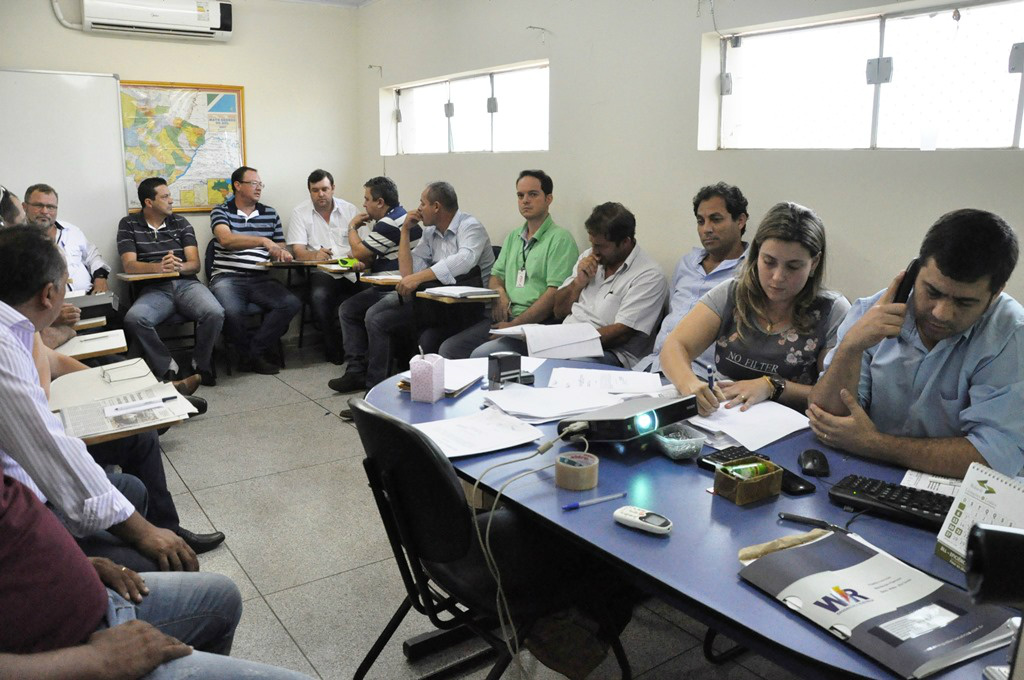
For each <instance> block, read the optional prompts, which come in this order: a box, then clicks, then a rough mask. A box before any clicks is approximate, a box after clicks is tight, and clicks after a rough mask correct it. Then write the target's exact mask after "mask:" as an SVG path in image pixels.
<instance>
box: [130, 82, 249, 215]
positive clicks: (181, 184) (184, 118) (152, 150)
mask: <svg viewBox="0 0 1024 680" xmlns="http://www.w3.org/2000/svg"><path fill="white" fill-rule="evenodd" d="M121 129H122V133H123V137H124V163H125V168H124V182H125V193H126V195H127V197H128V205H129V207H130V208H131V209H138V208H141V207H142V206H141V205H140V204H139V197H138V191H137V187H138V185H139V182H141V181H142V180H144V179H146V178H147V177H163V178H164V179H165V180H167V187H168V188H169V189H170V190H171V195H172V196H173V197H174V210H175V212H208V211H209V210H210V209H211V208H213V207H215V206H217V205H219V204H221V203H223V202H224V200H225V199H226V198H227V196H228V195H229V194H230V193H231V173H232V171H234V169H235V168H237V167H238V166H240V165H245V107H244V91H243V88H242V87H234V86H229V85H200V84H195V83H154V82H141V81H129V80H123V81H121Z"/></svg>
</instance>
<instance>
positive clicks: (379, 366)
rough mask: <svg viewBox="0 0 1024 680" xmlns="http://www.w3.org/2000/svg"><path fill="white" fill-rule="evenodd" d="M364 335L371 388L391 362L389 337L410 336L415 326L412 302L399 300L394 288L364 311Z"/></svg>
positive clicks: (384, 373) (385, 373)
mask: <svg viewBox="0 0 1024 680" xmlns="http://www.w3.org/2000/svg"><path fill="white" fill-rule="evenodd" d="M365 322H366V336H367V339H368V341H369V349H368V351H367V354H366V386H367V387H372V386H374V385H376V384H377V383H379V382H380V381H381V380H383V379H384V378H386V377H388V370H390V368H391V367H390V364H391V345H392V336H393V335H396V336H400V335H409V336H411V335H412V333H413V330H414V329H415V328H416V319H415V317H414V316H413V311H412V302H411V301H409V300H404V301H403V300H401V299H399V297H398V293H397V292H395V291H391V292H389V293H388V294H387V295H385V296H384V297H383V298H382V299H381V300H380V302H378V303H377V304H375V305H374V306H373V307H370V309H369V310H368V311H367V312H366V318H365Z"/></svg>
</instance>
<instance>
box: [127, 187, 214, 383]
mask: <svg viewBox="0 0 1024 680" xmlns="http://www.w3.org/2000/svg"><path fill="white" fill-rule="evenodd" d="M139 203H141V204H142V211H141V212H138V213H135V214H132V215H128V216H127V217H125V218H122V220H121V222H120V224H118V225H117V253H118V254H119V255H120V256H121V265H122V266H123V267H124V271H125V273H127V274H160V273H165V272H167V273H177V274H178V276H177V277H176V278H166V279H153V280H151V281H140V282H139V284H138V285H141V286H143V288H142V292H141V293H140V294H139V297H138V299H136V300H135V303H134V304H133V305H132V307H131V309H129V310H128V313H127V314H126V315H125V317H124V327H125V329H126V330H127V331H128V333H129V334H130V335H131V336H132V337H133V338H135V340H136V341H137V342H138V343H139V345H141V346H142V354H143V356H145V357H146V363H148V364H149V367H150V368H151V369H152V370H153V373H155V374H156V375H159V376H162V377H163V378H165V379H167V380H173V379H174V378H177V377H185V376H186V375H192V374H193V373H194V372H196V371H198V372H199V375H200V377H201V378H202V383H203V384H204V385H207V386H212V385H215V384H216V379H215V377H214V372H213V363H212V357H213V345H214V343H215V342H217V337H218V336H220V330H221V326H223V325H224V308H223V307H221V306H220V303H219V302H217V299H216V298H215V297H213V294H212V293H210V291H209V290H208V289H207V288H206V286H204V285H203V284H202V283H200V282H199V279H197V278H196V274H198V273H199V268H200V266H201V262H202V261H201V259H200V257H199V244H198V243H197V242H196V233H195V231H194V230H193V229H192V225H191V224H189V223H188V220H186V219H185V218H184V217H182V216H181V215H175V214H174V213H173V211H172V208H173V207H174V198H173V197H172V196H171V191H170V189H168V188H167V181H166V180H165V179H163V178H162V177H150V178H149V179H144V180H142V182H140V183H139ZM174 312H178V313H179V314H180V315H181V316H183V317H185V318H187V319H191V320H192V321H195V322H196V324H197V325H196V347H195V351H194V353H193V358H192V366H187V367H185V369H184V370H183V371H182V370H179V367H178V364H177V362H176V361H175V360H174V358H173V357H172V356H171V353H170V352H169V351H168V350H167V345H165V344H164V342H163V340H161V339H160V335H159V334H158V333H157V331H156V327H157V326H158V325H159V324H161V323H163V322H164V321H166V320H167V319H168V318H169V317H170V316H171V315H172V314H174Z"/></svg>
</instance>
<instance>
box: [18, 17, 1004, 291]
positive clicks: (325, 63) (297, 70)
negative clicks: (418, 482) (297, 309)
mask: <svg viewBox="0 0 1024 680" xmlns="http://www.w3.org/2000/svg"><path fill="white" fill-rule="evenodd" d="M876 1H877V0H876ZM62 4H63V6H64V9H65V14H66V15H67V16H68V18H69V19H72V20H74V19H75V18H77V12H78V9H77V7H78V4H79V3H78V2H75V1H72V0H62ZM871 4H875V3H871V2H868V1H866V0H773V1H772V2H765V1H764V0H718V2H716V9H717V20H718V25H719V27H720V28H722V29H736V28H743V27H749V26H754V25H765V24H770V23H775V22H781V21H786V20H790V21H792V20H795V19H798V18H800V17H806V16H811V15H817V16H820V15H822V14H825V13H828V12H836V13H839V12H847V13H849V12H850V11H851V10H852V9H853V10H854V11H857V10H855V8H858V7H859V8H861V9H865V8H867V7H868V5H871ZM234 5H235V12H234V14H235V36H234V37H233V38H232V40H231V41H230V42H228V43H227V44H217V45H211V44H195V43H183V42H168V41H163V40H149V39H137V38H118V37H102V36H97V35H94V34H84V33H80V32H75V31H70V30H67V29H65V28H63V27H61V26H60V25H59V24H58V23H57V21H56V19H54V17H53V15H52V12H51V10H50V7H49V3H48V2H46V0H4V2H3V23H4V31H3V36H2V39H0V67H3V68H27V69H56V70H72V71H93V72H116V73H119V74H120V75H121V77H122V78H124V79H129V80H162V81H185V82H206V83H225V84H236V85H243V86H245V103H246V133H247V141H246V146H247V152H248V153H247V159H248V162H249V163H250V164H251V165H254V166H256V167H258V168H259V169H260V172H261V175H262V176H263V178H264V181H266V182H267V183H268V187H267V189H266V190H265V192H264V196H265V199H266V201H267V202H268V203H269V204H271V205H273V206H275V207H276V208H278V209H279V210H280V211H282V213H284V214H285V215H286V216H287V214H288V212H289V211H290V210H291V208H292V206H294V205H295V204H296V203H297V202H298V201H299V200H301V199H302V198H303V197H304V196H305V194H304V180H305V177H306V175H307V174H308V172H309V171H310V170H311V169H313V168H314V167H317V166H322V167H325V168H327V169H329V170H331V171H332V172H333V173H334V174H335V179H336V181H337V184H338V194H339V195H340V196H343V197H346V198H348V199H349V200H351V201H353V202H354V203H356V204H359V203H360V200H359V197H360V196H361V193H362V189H361V185H362V182H363V181H364V180H365V179H366V178H368V177H370V176H373V175H377V174H381V173H382V172H385V171H386V173H387V174H389V175H391V176H392V177H394V178H395V180H396V181H397V182H398V185H399V188H400V189H401V191H402V196H403V201H404V202H405V203H406V205H407V206H409V207H412V206H414V205H415V204H416V202H417V198H418V196H419V192H420V190H421V189H422V187H423V185H424V184H425V183H426V182H428V181H430V180H433V179H446V180H448V181H450V182H452V183H453V184H454V185H455V187H456V189H457V190H458V192H459V196H460V202H461V204H462V206H463V207H464V208H465V209H466V210H467V211H469V212H471V213H473V214H475V215H476V216H477V217H479V218H480V219H481V220H482V221H483V223H484V224H485V225H486V226H487V227H488V230H489V231H490V233H491V237H492V240H493V241H494V242H495V243H499V242H500V241H501V240H502V238H503V237H504V235H505V234H506V233H507V232H508V230H510V229H511V228H513V227H515V226H517V225H518V224H519V222H520V218H519V215H518V213H517V212H516V207H515V202H514V195H513V190H514V186H513V182H514V179H515V176H516V174H517V173H518V171H519V170H521V169H523V168H525V167H540V168H544V169H545V170H547V171H548V172H549V173H551V175H552V176H553V177H554V179H555V194H556V200H555V203H554V206H553V212H554V214H555V217H556V219H557V220H558V221H559V222H560V223H561V224H563V225H564V226H566V227H568V228H570V229H571V230H572V231H573V232H574V233H575V235H576V237H577V240H578V241H579V242H580V243H581V245H585V243H586V237H585V234H584V232H583V227H582V225H583V220H584V219H585V218H586V216H587V215H588V214H589V212H590V209H591V208H592V207H593V206H594V205H595V204H597V203H599V202H602V201H606V200H617V201H621V202H623V203H624V204H625V205H627V206H628V207H629V208H631V209H632V210H633V211H634V212H635V213H636V215H637V217H638V220H639V225H640V226H639V238H640V242H641V244H642V245H643V246H644V247H645V248H647V249H648V250H650V251H651V252H652V253H653V254H654V255H655V257H657V258H658V260H659V261H660V262H661V264H662V265H663V267H664V268H665V271H666V273H670V272H671V269H672V267H673V266H674V264H675V262H676V260H677V259H678V258H679V256H680V255H681V254H682V253H683V252H685V251H687V250H689V249H690V248H691V247H693V246H694V245H696V244H697V238H696V235H695V229H694V223H693V215H692V210H691V206H690V198H691V197H692V195H693V194H694V192H695V191H696V189H697V188H699V187H700V186H701V185H703V184H707V183H709V182H713V181H717V180H719V179H724V180H726V181H729V182H732V183H735V184H737V185H738V186H740V187H741V188H742V189H743V190H744V192H745V193H746V194H747V196H748V197H749V199H750V202H751V214H752V217H753V221H754V222H755V223H756V222H757V220H758V219H759V218H760V216H761V215H763V214H764V212H765V211H766V210H767V209H768V207H770V205H771V204H773V203H775V202H776V201H780V200H795V201H799V202H801V203H805V204H807V205H809V206H811V207H813V208H814V209H816V210H817V211H818V212H819V214H820V215H821V216H822V218H823V219H824V220H825V223H826V225H827V226H828V228H829V238H830V259H829V263H828V266H829V269H830V276H829V278H830V281H831V284H832V285H833V286H834V287H836V288H839V289H840V290H842V291H844V292H846V293H847V294H848V295H850V296H851V297H853V296H859V295H863V294H866V293H868V292H871V291H874V290H876V289H878V288H879V287H881V286H882V285H884V284H885V283H887V282H888V281H889V280H890V278H891V277H892V275H893V274H894V273H895V272H896V271H898V270H899V269H900V268H901V267H902V266H903V265H904V264H905V263H906V261H907V260H909V259H910V257H911V256H912V255H913V254H914V253H915V252H916V250H917V247H918V245H919V242H920V239H921V236H922V235H923V233H924V231H925V230H926V228H927V227H928V225H930V224H931V223H932V222H933V221H934V220H935V218H936V217H938V216H939V215H940V214H942V213H943V212H945V211H947V210H950V209H953V208H957V207H963V206H974V207H980V208H986V209H989V210H993V211H995V212H997V213H999V214H1001V215H1002V216H1004V217H1005V218H1006V219H1007V220H1009V221H1010V223H1011V224H1013V225H1014V226H1015V227H1017V228H1018V229H1024V197H1022V191H1021V179H1022V176H1024V173H1022V164H1024V163H1022V162H1024V153H1022V152H1020V151H1009V150H987V151H937V152H919V151H893V150H884V151H697V112H698V105H697V99H696V92H697V88H698V80H699V71H700V50H701V38H702V36H703V35H705V34H707V33H710V32H711V31H712V30H713V27H712V20H711V14H710V10H709V4H708V2H707V0H703V2H701V3H700V16H697V14H698V9H697V6H698V4H697V2H696V1H695V0H643V1H640V0H488V1H487V2H481V1H480V0H376V2H373V3H371V4H369V5H367V6H365V7H363V8H361V9H359V10H349V9H342V8H337V7H330V6H323V5H317V4H297V3H286V2H278V1H275V0H234ZM915 5H920V2H918V1H916V0H915V2H900V3H899V7H900V8H909V7H913V6H915ZM529 25H534V26H541V27H544V28H546V29H547V31H549V32H545V33H542V32H540V31H534V30H528V29H527V28H526V27H527V26H529ZM539 58H548V59H550V62H551V150H550V151H549V152H543V153H507V154H462V155H450V156H449V155H434V156H415V157H410V156H401V157H388V158H386V159H382V158H381V157H380V155H379V145H378V140H379V133H380V130H379V122H378V91H379V89H380V88H381V87H383V86H387V85H393V84H396V83H402V82H408V81H413V80H417V79H421V78H429V77H432V76H439V75H445V74H449V73H456V72H460V71H468V70H473V69H479V68H485V67H488V66H493V65H497V64H507V63H514V62H520V61H525V60H529V59H539ZM370 64H375V65H380V66H382V67H383V74H382V75H381V74H379V73H378V71H377V70H376V69H370V68H368V66H369V65H370ZM811 96H814V94H813V92H810V93H808V92H803V93H801V92H794V93H793V105H794V106H798V105H799V102H800V98H801V97H811ZM55 105H59V102H55ZM5 133H8V132H7V131H5ZM25 134H35V135H38V136H39V138H40V146H39V148H40V152H41V153H43V152H45V149H46V146H45V131H26V132H25ZM55 162H59V159H55ZM39 179H40V180H41V181H46V178H39ZM0 181H3V178H0ZM59 189H60V187H58V190H59ZM21 190H23V187H15V191H21ZM61 214H62V215H64V216H66V217H68V218H69V219H73V215H74V206H72V205H65V204H62V205H61ZM190 219H191V220H192V222H193V224H194V225H195V226H196V231H197V233H198V234H199V236H200V238H201V239H203V240H204V241H205V239H207V238H208V236H209V234H208V229H209V222H208V219H207V218H206V217H205V215H201V214H193V215H192V216H190ZM111 228H113V225H111ZM1022 235H1024V234H1022ZM1009 289H1010V292H1011V293H1013V294H1014V295H1015V296H1016V297H1018V298H1019V299H1024V275H1021V274H1020V273H1018V274H1017V275H1015V277H1014V278H1013V279H1011V282H1010V287H1009Z"/></svg>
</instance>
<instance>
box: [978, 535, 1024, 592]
mask: <svg viewBox="0 0 1024 680" xmlns="http://www.w3.org/2000/svg"><path fill="white" fill-rule="evenodd" d="M1022 563H1024V529H1011V528H1008V527H998V526H993V525H991V524H976V525H974V527H973V528H972V529H971V534H970V536H968V538H967V591H968V592H969V593H970V594H971V597H973V598H974V601H975V602H990V603H992V604H1005V605H1010V606H1012V607H1017V608H1020V607H1021V606H1022V605H1024V578H1021V564H1022Z"/></svg>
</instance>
